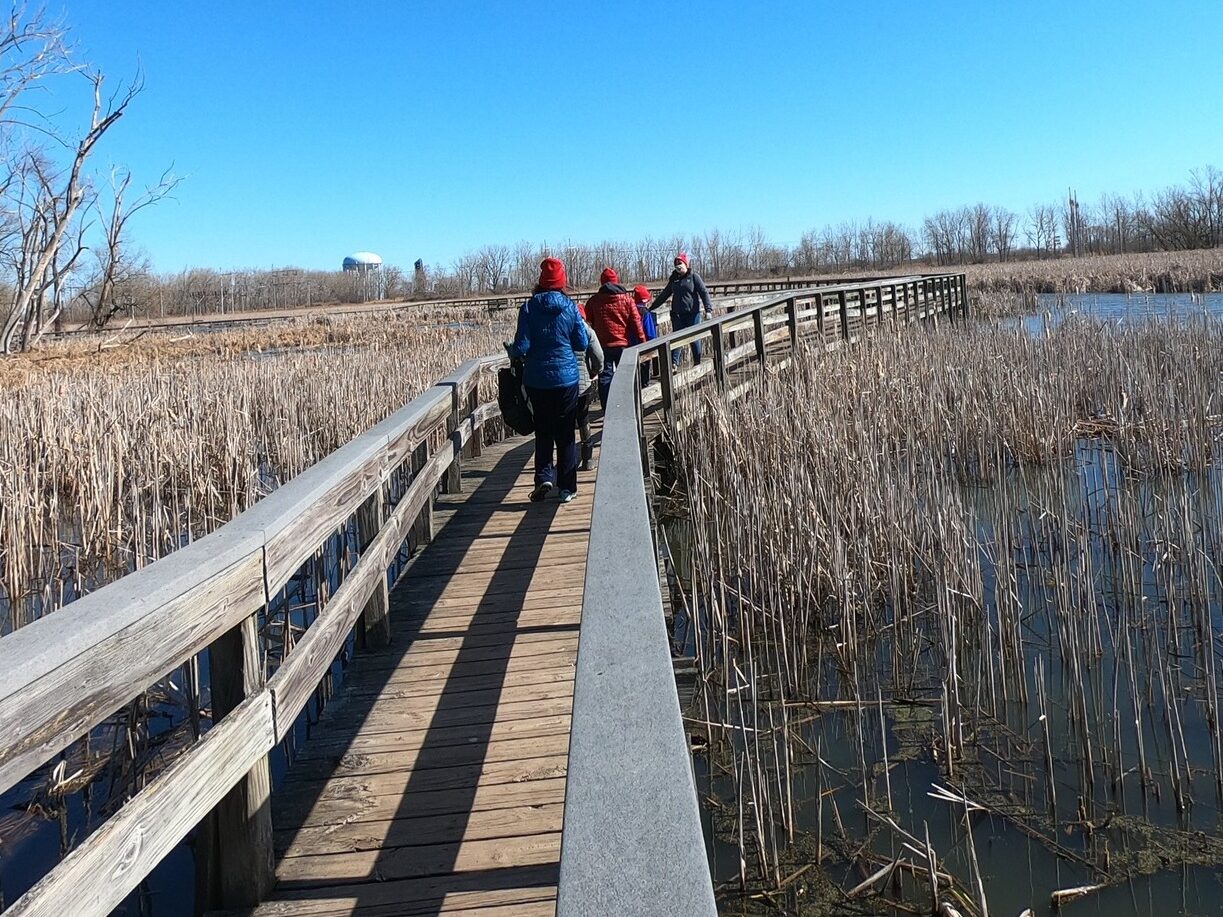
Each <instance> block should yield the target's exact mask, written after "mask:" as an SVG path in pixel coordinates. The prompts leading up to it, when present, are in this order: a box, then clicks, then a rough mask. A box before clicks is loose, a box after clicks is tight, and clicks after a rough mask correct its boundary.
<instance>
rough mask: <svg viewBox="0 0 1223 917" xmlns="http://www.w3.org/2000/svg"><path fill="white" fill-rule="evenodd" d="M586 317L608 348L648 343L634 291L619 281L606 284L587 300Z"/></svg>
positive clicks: (601, 341)
mask: <svg viewBox="0 0 1223 917" xmlns="http://www.w3.org/2000/svg"><path fill="white" fill-rule="evenodd" d="M586 320H587V321H588V322H590V327H592V328H593V329H594V330H595V336H596V337H598V339H599V343H600V344H602V345H603V346H604V347H632V346H633V345H634V344H643V343H645V340H646V336H645V329H644V328H643V327H642V326H641V313H640V312H638V311H637V304H636V303H634V302H633V294H632V293H630V292H629V291H628V290H626V289H625V288H624V287H622V286H620V284H618V283H605V284H603V286H601V287H599V292H598V293H596V294H595V295H594V296H592V297H590V299H588V300H586Z"/></svg>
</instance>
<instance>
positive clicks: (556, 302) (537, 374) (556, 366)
mask: <svg viewBox="0 0 1223 917" xmlns="http://www.w3.org/2000/svg"><path fill="white" fill-rule="evenodd" d="M589 344H590V338H589V337H588V336H587V335H586V326H585V324H584V323H583V322H582V317H581V316H580V315H578V307H577V306H576V305H575V304H574V302H573V300H572V299H570V298H569V297H568V296H566V295H565V294H564V293H562V292H560V291H559V290H549V291H547V292H545V293H536V294H535V295H534V296H532V297H531V298H530V299H528V300H527V301H526V302H525V303H523V304H522V308H521V309H519V310H518V330H517V331H516V332H514V345H513V347H511V348H510V356H512V357H525V358H526V370H525V371H524V372H523V374H522V381H523V382H524V383H525V384H526V386H527V388H566V387H567V386H570V385H577V384H578V364H577V360H576V359H575V358H574V355H573V352H574V351H575V350H576V351H577V352H578V353H585V352H586V348H587V346H588V345H589Z"/></svg>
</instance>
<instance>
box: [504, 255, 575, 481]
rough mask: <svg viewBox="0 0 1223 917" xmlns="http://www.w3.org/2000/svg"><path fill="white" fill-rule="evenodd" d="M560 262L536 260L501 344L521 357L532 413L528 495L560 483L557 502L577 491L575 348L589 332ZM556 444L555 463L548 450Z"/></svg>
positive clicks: (550, 259)
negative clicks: (512, 327) (510, 338)
mask: <svg viewBox="0 0 1223 917" xmlns="http://www.w3.org/2000/svg"><path fill="white" fill-rule="evenodd" d="M566 282H567V278H566V276H565V265H564V264H563V263H562V262H561V260H560V259H559V258H545V259H544V260H543V261H542V262H541V263H540V266H539V283H538V284H537V285H536V287H535V292H534V295H533V296H532V297H531V298H530V299H528V300H527V301H526V302H525V303H523V304H522V308H521V309H519V310H518V328H517V331H516V332H515V334H514V342H513V343H512V344H506V345H505V349H506V351H507V352H508V353H509V355H510V358H511V359H516V358H519V357H521V358H523V359H524V360H525V363H526V366H525V369H524V370H523V375H522V381H523V383H524V384H525V385H526V389H527V397H528V398H529V399H530V400H531V410H532V412H533V413H534V415H535V489H534V490H532V491H531V499H532V500H533V501H535V502H539V501H540V500H543V499H545V498H546V497H547V496H548V494H550V493H551V492H552V489H553V488H554V487H556V485H557V484H558V483H559V484H560V488H561V493H560V497H561V502H562V503H568V502H569V501H570V500H572V499H573V498H574V497H575V496H577V492H578V457H577V445H576V443H575V441H574V436H575V434H576V432H577V411H578V364H577V358H576V356H575V351H576V352H577V353H579V354H583V353H585V352H586V347H587V346H588V345H589V343H590V338H589V337H588V336H587V334H586V326H585V324H584V323H583V322H582V319H581V316H579V315H578V307H577V305H576V304H575V303H574V301H573V300H572V299H570V298H569V297H568V296H566V295H565V293H564V290H565V284H566ZM553 449H555V450H556V463H555V464H553V460H552V452H553Z"/></svg>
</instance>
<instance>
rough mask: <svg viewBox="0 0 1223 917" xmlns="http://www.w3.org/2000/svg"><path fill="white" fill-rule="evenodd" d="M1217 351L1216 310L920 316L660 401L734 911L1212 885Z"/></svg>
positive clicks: (1208, 898) (844, 909)
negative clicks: (955, 323) (1036, 319)
mask: <svg viewBox="0 0 1223 917" xmlns="http://www.w3.org/2000/svg"><path fill="white" fill-rule="evenodd" d="M1221 374H1223V323H1221V322H1220V321H1219V319H1217V318H1215V317H1211V316H1210V315H1207V314H1199V315H1197V316H1195V317H1191V318H1187V319H1185V320H1181V321H1176V322H1171V321H1167V320H1158V319H1157V320H1134V321H1123V322H1117V321H1112V322H1109V321H1094V320H1091V319H1088V318H1084V317H1082V316H1070V317H1069V318H1067V319H1066V320H1064V321H1061V322H1060V323H1051V324H1047V325H1046V326H1045V327H1043V328H1041V329H1039V330H1038V331H1037V333H1031V331H1030V330H1029V329H1027V328H1026V327H1025V326H1024V325H1022V324H1009V325H996V324H990V323H984V322H982V323H978V324H974V325H969V326H960V327H957V328H954V329H948V328H938V329H931V330H927V329H920V328H913V327H910V328H906V329H904V331H903V333H888V332H886V331H884V332H881V333H879V334H877V335H873V336H870V337H868V338H867V339H866V340H864V341H863V342H862V343H861V344H859V345H857V346H854V347H846V348H840V349H836V350H833V351H830V352H827V353H825V352H822V351H820V350H812V351H807V352H805V353H804V354H803V357H802V359H799V360H796V361H794V363H793V364H792V365H791V366H790V367H788V368H786V369H782V370H770V371H768V372H767V373H765V374H764V375H762V376H761V378H760V380H759V383H758V385H757V386H756V387H754V388H753V389H751V390H749V392H748V393H747V395H746V397H744V398H743V399H742V400H740V401H737V402H734V403H728V402H727V401H725V400H724V399H723V397H722V396H721V395H720V394H717V393H712V392H706V393H705V394H703V395H700V396H697V397H695V398H694V399H693V400H692V402H691V403H689V404H688V405H686V406H685V408H684V409H683V410H681V411H679V412H677V414H678V416H680V417H686V418H691V421H690V422H688V423H687V424H686V425H684V426H682V427H681V429H680V430H679V431H678V433H676V434H675V443H674V447H675V450H676V455H677V467H678V470H679V472H680V484H679V486H678V490H677V492H676V494H675V496H674V498H673V499H672V500H671V502H670V505H669V509H670V510H671V511H672V512H673V513H675V514H676V515H677V516H679V517H681V519H680V522H679V523H677V524H676V525H675V526H673V530H674V531H675V532H676V533H678V534H679V537H678V538H677V541H678V542H679V543H680V546H681V547H680V549H677V551H676V554H677V558H678V559H679V560H680V566H681V568H684V569H685V574H686V576H685V582H684V594H685V601H686V602H687V606H688V608H689V609H690V610H691V614H692V618H693V619H694V621H695V624H696V626H695V627H692V628H691V630H690V634H689V638H690V639H691V640H692V641H693V647H694V650H695V654H696V657H697V662H698V669H699V680H698V691H697V695H696V709H695V710H694V711H693V713H692V716H693V723H694V725H693V727H692V728H693V729H694V730H696V731H699V732H700V733H701V741H700V744H701V745H703V746H705V748H706V756H707V759H706V763H707V765H708V768H709V779H708V781H707V786H706V802H707V803H708V805H709V808H710V811H711V813H712V819H713V824H714V834H715V841H714V856H715V872H716V874H717V876H718V877H719V878H720V880H721V882H722V885H721V887H720V892H721V895H722V898H723V907H724V908H725V909H726V910H728V911H738V910H749V911H751V910H771V909H772V910H778V911H779V912H786V913H812V914H815V913H878V912H880V911H887V912H890V913H919V912H920V913H930V912H931V910H932V909H933V910H934V911H940V910H942V912H943V913H950V912H952V911H951V910H948V909H952V910H954V911H955V912H959V913H961V914H973V913H976V914H985V913H987V912H988V909H989V908H991V907H992V909H993V910H994V911H995V913H1018V912H1019V911H1020V910H1022V909H1024V908H1028V907H1030V908H1032V909H1033V910H1034V912H1036V913H1043V912H1046V911H1047V910H1048V909H1049V908H1051V907H1054V906H1056V905H1058V904H1066V903H1068V902H1069V901H1070V900H1072V899H1074V898H1077V897H1080V896H1082V897H1084V898H1087V899H1094V900H1096V901H1099V902H1109V904H1108V905H1107V906H1105V905H1104V904H1101V905H1100V906H1101V907H1105V910H1106V911H1107V912H1108V913H1147V912H1151V911H1149V910H1147V909H1146V908H1145V907H1144V906H1143V905H1142V904H1140V901H1141V899H1142V898H1143V896H1144V895H1145V894H1154V892H1153V891H1152V889H1155V888H1162V889H1163V891H1162V892H1161V893H1160V894H1163V895H1168V894H1169V893H1172V894H1176V893H1177V892H1179V895H1178V896H1177V899H1176V900H1177V902H1180V903H1179V904H1176V903H1173V902H1167V904H1166V908H1167V909H1169V910H1175V909H1177V907H1178V906H1180V907H1183V908H1184V909H1185V910H1186V911H1187V912H1193V913H1196V912H1197V910H1195V907H1196V906H1197V905H1195V903H1194V902H1195V898H1194V896H1195V895H1198V894H1200V896H1201V897H1200V900H1198V902H1197V904H1200V907H1201V909H1202V910H1203V911H1204V910H1207V909H1211V908H1214V907H1216V906H1217V903H1218V901H1219V900H1220V898H1221V897H1223V896H1221V895H1220V890H1219V889H1218V888H1217V884H1216V883H1214V882H1213V880H1212V879H1210V878H1209V876H1210V875H1212V874H1213V872H1212V871H1213V870H1214V869H1215V868H1216V867H1218V866H1219V865H1220V864H1223V836H1221V835H1220V832H1219V829H1218V825H1219V811H1220V799H1221V794H1223V742H1221V740H1220V732H1219V694H1218V683H1217V668H1218V657H1219V651H1220V646H1219V640H1220V633H1221V629H1223V581H1221V580H1220V576H1219V572H1218V562H1219V558H1220V556H1221V555H1220V550H1221V548H1223V544H1221V538H1223V503H1221V499H1223V490H1221V485H1223V478H1221V476H1220V465H1219V459H1220V452H1219V445H1218V442H1219V434H1220V430H1221V428H1223V388H1221V383H1220V380H1221V378H1223V375H1221ZM1017 864H1020V866H1019V868H1018V869H1017V868H1016V865H1017ZM1178 870H1179V871H1180V872H1179V873H1178ZM1203 876H1205V878H1202V877H1203ZM1169 877H1171V880H1170V881H1169ZM1199 880H1200V882H1201V883H1204V884H1205V887H1204V888H1201V887H1199ZM1114 889H1116V890H1118V894H1114ZM1110 895H1113V897H1111V898H1110V897H1109V896H1110ZM1186 902H1187V903H1186ZM1156 910H1157V911H1159V912H1164V908H1163V907H1162V906H1161V907H1157V908H1156ZM1102 912H1104V911H1102Z"/></svg>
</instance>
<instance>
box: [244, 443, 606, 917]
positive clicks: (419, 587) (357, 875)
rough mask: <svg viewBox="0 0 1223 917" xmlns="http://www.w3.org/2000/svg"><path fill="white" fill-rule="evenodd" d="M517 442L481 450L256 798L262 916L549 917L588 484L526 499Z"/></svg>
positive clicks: (527, 483) (525, 466) (524, 448)
mask: <svg viewBox="0 0 1223 917" xmlns="http://www.w3.org/2000/svg"><path fill="white" fill-rule="evenodd" d="M531 455H532V445H531V442H530V441H525V440H523V439H514V440H510V441H508V442H504V443H501V444H498V445H496V446H492V447H489V448H488V449H487V450H486V451H485V453H484V455H483V456H482V457H481V458H479V459H478V460H474V461H472V462H469V463H467V465H466V466H465V467H464V469H463V478H464V493H462V494H458V495H453V496H444V497H441V498H440V499H439V503H438V507H437V510H438V511H437V513H436V515H435V518H436V520H437V524H438V530H437V533H436V537H435V539H434V541H433V542H432V544H430V545H429V546H428V547H426V548H425V550H424V551H422V552H421V553H420V554H419V555H418V557H417V558H416V559H415V561H414V562H413V564H412V565H411V567H410V568H409V570H408V572H407V574H406V575H405V576H404V577H403V579H402V580H401V581H400V583H399V585H398V587H397V588H396V589H395V590H394V592H393V593H392V599H391V602H392V604H391V608H392V611H391V618H392V628H393V636H392V642H391V645H390V646H389V647H388V648H386V649H385V650H381V651H377V652H371V653H365V654H362V655H361V656H360V657H359V658H358V660H357V662H356V663H355V664H354V666H353V668H352V670H351V673H350V678H349V679H348V681H347V683H346V685H345V688H344V689H343V692H342V694H341V696H340V698H338V699H337V700H336V701H334V702H333V703H332V704H331V705H330V706H329V708H328V710H327V712H326V713H325V714H324V716H323V718H322V722H321V723H320V725H319V726H318V728H317V729H316V730H315V731H314V732H313V734H312V736H311V738H310V740H309V742H307V743H306V745H305V749H304V753H303V754H302V755H301V756H300V757H299V758H298V759H297V760H296V761H295V762H294V764H293V767H292V768H291V769H290V771H289V774H288V777H287V778H286V780H285V782H284V784H283V786H281V787H280V788H279V789H278V790H277V792H276V794H275V795H274V796H273V819H274V824H275V829H276V848H277V866H276V878H277V886H276V890H275V892H274V893H273V895H272V898H271V900H269V901H268V902H267V903H266V904H264V905H263V906H262V907H260V908H259V909H258V911H257V912H256V913H257V914H258V915H260V917H265V915H289V914H309V915H328V917H331V915H340V914H354V915H361V917H371V915H383V914H388V915H389V914H422V915H423V914H437V913H446V914H467V913H469V912H470V913H475V912H476V909H480V910H479V911H478V913H479V914H480V915H481V917H501V915H520V917H527V915H530V917H535V915H543V914H552V913H554V912H555V899H556V882H557V870H558V864H559V860H560V832H561V824H562V816H563V805H564V797H565V772H566V757H567V753H568V746H569V723H570V713H571V708H572V701H573V673H574V661H575V658H576V655H577V640H578V623H579V618H580V616H581V604H582V588H583V581H584V577H585V568H586V548H587V542H588V539H589V525H590V509H591V504H592V494H593V489H594V472H593V471H592V472H590V473H586V474H583V475H582V478H583V481H582V493H581V495H580V496H579V498H578V499H577V500H575V501H574V502H573V503H571V504H568V505H565V506H561V505H560V504H559V503H557V502H556V501H555V498H553V499H552V500H551V501H549V502H548V503H545V504H533V503H531V502H530V501H529V500H528V499H527V494H528V492H529V490H530V487H531V475H530V469H531Z"/></svg>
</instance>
